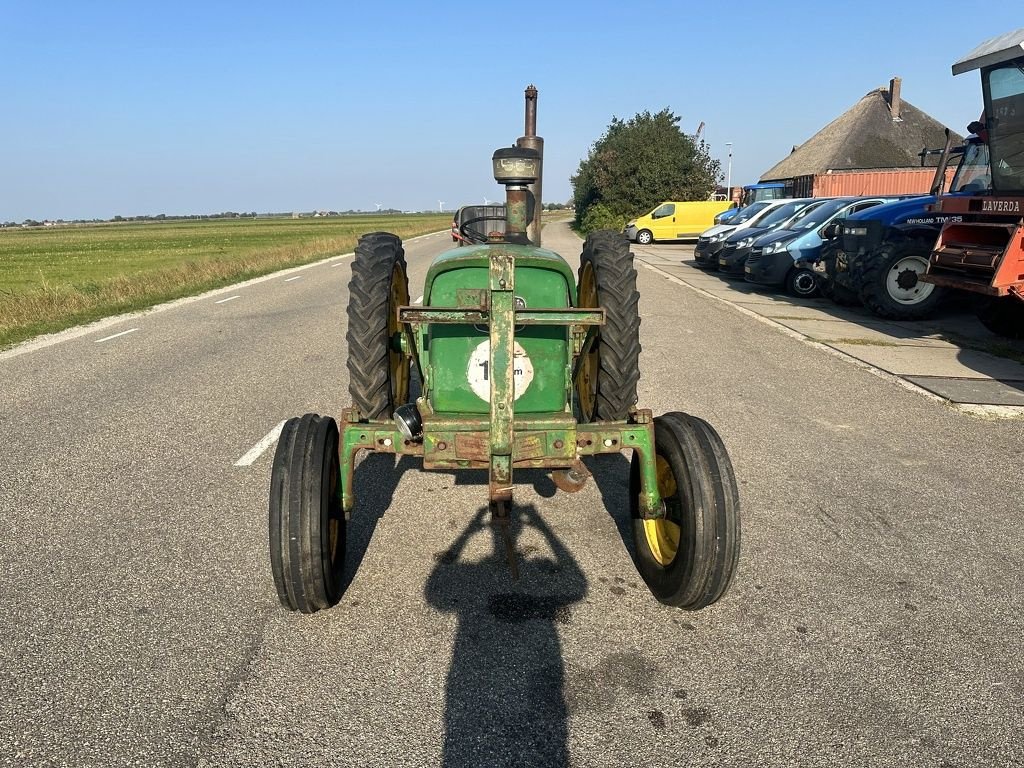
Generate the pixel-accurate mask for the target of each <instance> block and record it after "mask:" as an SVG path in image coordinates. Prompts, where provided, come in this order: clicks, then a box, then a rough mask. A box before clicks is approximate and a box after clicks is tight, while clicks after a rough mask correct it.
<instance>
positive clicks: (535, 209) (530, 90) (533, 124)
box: [516, 85, 544, 247]
mask: <svg viewBox="0 0 1024 768" xmlns="http://www.w3.org/2000/svg"><path fill="white" fill-rule="evenodd" d="M524 134H525V135H523V136H520V137H519V139H518V140H517V141H516V146H517V147H522V148H524V149H534V150H536V151H537V156H538V158H539V159H538V162H537V180H536V181H534V182H533V183H532V184H528V185H527V186H526V188H527V191H528V192H529V195H528V198H529V208H528V210H527V222H528V223H527V227H526V236H527V239H529V241H530V243H531V244H533V245H536V246H537V247H540V229H541V213H542V210H543V209H542V206H543V200H544V198H543V196H542V190H541V182H542V178H543V175H544V139H542V138H541V137H540V136H538V135H537V87H536V86H535V85H529V86H527V88H526V126H525V130H524Z"/></svg>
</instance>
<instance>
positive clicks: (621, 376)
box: [269, 86, 740, 613]
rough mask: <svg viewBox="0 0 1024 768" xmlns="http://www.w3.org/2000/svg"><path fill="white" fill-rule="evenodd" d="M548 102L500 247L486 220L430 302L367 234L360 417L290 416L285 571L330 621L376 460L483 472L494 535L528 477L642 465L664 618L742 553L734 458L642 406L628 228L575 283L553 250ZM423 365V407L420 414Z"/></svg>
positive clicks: (701, 424) (442, 268)
mask: <svg viewBox="0 0 1024 768" xmlns="http://www.w3.org/2000/svg"><path fill="white" fill-rule="evenodd" d="M536 105H537V89H536V88H534V87H533V86H530V87H529V88H527V90H526V131H525V136H523V137H521V138H520V139H519V140H518V141H517V142H516V144H515V145H514V146H512V147H508V148H504V149H499V150H497V151H496V152H495V153H494V156H493V159H492V160H493V168H494V177H495V179H496V180H497V181H498V183H499V184H502V185H504V186H505V188H506V204H505V210H506V217H507V218H506V221H505V226H504V228H503V230H504V231H503V232H485V231H481V230H480V229H475V228H474V227H473V222H472V221H466V222H464V223H463V224H462V225H461V234H462V235H463V236H464V237H465V238H466V239H469V240H472V241H473V242H474V243H475V244H474V245H471V246H469V247H459V248H453V249H452V250H449V251H447V252H445V253H442V254H441V255H439V256H437V257H436V258H435V259H434V261H433V263H432V264H431V265H430V268H429V271H428V272H427V277H426V283H425V285H424V288H423V302H422V306H411V305H410V302H409V288H408V279H407V277H406V261H405V252H404V250H403V248H402V243H401V241H400V240H399V239H398V238H397V237H395V236H394V235H391V234H388V233H384V232H376V233H373V234H368V235H365V236H363V237H362V238H361V239H360V241H359V244H358V246H357V247H356V250H355V257H354V259H353V261H352V280H351V283H350V285H349V287H350V293H351V296H350V300H349V306H348V334H347V340H348V372H349V392H350V394H351V397H352V405H351V407H349V408H347V409H345V410H344V411H343V412H342V414H341V418H340V429H339V426H338V423H337V422H336V421H335V420H334V419H333V418H330V417H327V416H320V415H317V414H306V415H305V416H303V417H301V418H294V419H290V420H289V421H288V422H286V424H285V426H284V429H283V430H282V432H281V437H280V441H279V443H278V446H277V451H276V454H275V456H274V463H273V470H272V477H271V488H270V520H269V523H270V560H271V566H272V570H273V575H274V582H275V584H276V586H277V592H278V596H279V597H280V600H281V603H282V604H283V605H284V606H285V607H286V608H288V609H290V610H297V611H303V612H307V613H310V612H313V611H316V610H319V609H321V608H327V607H329V606H331V605H333V604H334V603H336V602H337V601H338V599H339V598H340V591H341V586H340V585H341V577H342V572H343V570H344V559H345V540H346V537H345V526H346V520H347V519H348V518H349V516H350V514H351V512H352V510H353V508H354V507H355V506H356V494H355V490H356V489H354V488H353V470H354V466H355V463H356V456H357V454H358V453H359V452H360V451H382V452H387V453H396V454H403V455H409V456H418V457H421V458H422V460H423V467H424V469H435V470H448V471H457V470H463V469H478V470H480V469H483V470H486V471H487V472H488V474H489V482H488V484H487V487H488V503H489V506H490V511H491V513H492V520H493V523H494V524H496V525H498V526H501V527H504V530H505V541H506V545H507V548H508V550H509V552H508V554H509V563H510V567H511V571H512V577H513V578H515V577H516V560H515V555H514V553H513V552H512V551H511V550H512V544H511V539H510V537H509V535H508V521H509V516H510V512H511V505H512V488H513V473H514V472H515V471H516V470H518V469H521V468H534V469H536V468H543V469H548V470H551V472H552V479H553V480H554V482H555V484H556V485H557V486H558V487H559V488H560V489H562V490H565V491H570V492H572V491H578V490H580V488H581V487H582V486H583V485H584V483H585V482H586V480H587V477H588V474H589V473H588V471H587V468H586V467H585V466H584V464H583V461H582V457H585V456H590V455H594V454H602V453H618V452H619V451H622V450H623V449H629V450H630V451H632V464H631V468H630V479H629V484H630V489H629V493H630V506H631V517H632V526H631V528H632V532H633V538H634V544H635V546H634V550H635V552H634V558H635V562H636V565H637V568H638V570H639V572H640V574H641V576H642V577H643V579H644V581H645V582H646V583H647V585H648V587H649V588H650V590H651V592H652V593H653V594H654V595H655V596H656V597H657V598H658V599H659V600H660V601H662V602H663V603H666V604H669V605H673V606H678V607H680V608H684V609H687V610H696V609H699V608H703V607H704V606H707V605H709V604H711V603H713V602H715V601H716V600H718V599H719V598H720V597H721V596H722V595H723V594H724V593H725V591H726V590H727V588H728V586H729V584H730V582H731V581H732V578H733V574H734V572H735V569H736V563H737V559H738V556H739V548H740V513H739V496H738V492H737V488H736V480H735V477H734V475H733V469H732V465H731V463H730V461H729V456H728V454H727V452H726V449H725V446H724V445H723V444H722V441H721V439H720V438H719V436H718V434H717V433H716V432H715V430H714V429H713V428H712V427H711V426H710V425H709V424H707V423H706V422H705V421H703V420H701V419H699V418H697V417H695V416H690V415H688V414H685V413H678V412H675V413H667V414H665V415H664V416H660V417H656V418H655V417H653V416H652V414H651V412H650V411H649V410H646V409H642V408H641V409H638V408H637V407H636V401H637V382H638V381H639V379H640V371H639V367H638V366H639V354H640V316H639V299H640V296H639V293H638V292H637V289H636V282H637V280H636V271H635V268H634V266H633V255H632V254H631V253H630V251H629V244H628V243H627V241H626V240H625V238H624V237H623V236H622V235H621V234H619V233H615V232H597V233H593V234H591V235H589V236H588V237H587V239H586V242H585V243H584V245H583V252H582V255H581V257H580V267H579V275H578V280H577V279H576V278H575V276H574V275H573V273H572V270H571V269H570V267H569V265H568V264H567V263H566V261H565V260H564V259H562V257H560V256H559V255H558V254H556V253H553V252H552V251H549V250H545V249H543V248H541V247H540V230H541V226H540V225H541V222H540V211H541V205H540V203H541V196H540V190H541V165H542V152H543V140H542V139H541V138H540V137H538V136H537V135H536V114H537V112H536ZM413 369H415V371H416V374H417V375H418V376H419V381H420V382H421V387H422V394H421V395H420V396H419V397H418V398H416V400H415V402H409V400H410V381H411V378H412V370H413Z"/></svg>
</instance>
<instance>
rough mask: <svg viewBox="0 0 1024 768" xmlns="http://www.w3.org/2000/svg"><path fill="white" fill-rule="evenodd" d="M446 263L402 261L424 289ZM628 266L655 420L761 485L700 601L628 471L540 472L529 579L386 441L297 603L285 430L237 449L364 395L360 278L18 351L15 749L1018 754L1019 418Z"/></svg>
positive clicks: (260, 290)
mask: <svg viewBox="0 0 1024 768" xmlns="http://www.w3.org/2000/svg"><path fill="white" fill-rule="evenodd" d="M545 237H546V242H545V244H546V245H548V246H549V247H553V248H555V249H556V250H560V251H561V252H562V253H564V254H566V255H567V256H568V257H569V259H570V261H571V262H575V256H576V255H577V254H578V253H579V243H578V241H577V240H576V239H575V238H574V237H573V236H572V235H571V234H570V233H569V232H568V230H567V228H565V226H564V225H552V226H550V227H549V228H548V229H547V230H546V233H545ZM450 244H451V242H450V238H449V237H448V236H447V235H445V234H442V235H435V236H429V237H426V238H422V239H418V240H416V241H412V242H410V243H408V244H407V256H408V261H409V264H410V277H411V283H412V286H413V287H412V292H413V297H416V296H417V295H418V294H419V292H418V291H417V287H418V286H421V285H422V281H423V277H424V274H425V271H426V267H427V265H428V263H429V260H430V258H431V257H432V256H433V255H434V254H435V253H437V252H439V251H440V250H442V249H443V248H445V247H447V246H449V245H450ZM638 267H639V286H640V290H641V295H642V303H641V310H642V316H643V324H642V328H641V331H642V340H643V345H644V347H643V354H642V358H641V364H642V372H643V377H642V379H641V385H640V402H641V405H643V406H645V407H649V408H652V409H653V410H654V411H655V413H661V412H665V411H669V410H686V411H689V412H691V413H694V414H697V415H699V416H702V417H703V418H705V419H707V420H708V421H710V422H711V423H712V424H713V425H715V427H717V429H718V430H719V431H720V433H721V434H722V436H723V439H724V440H725V442H726V445H727V446H728V447H729V449H730V452H731V454H732V458H733V462H734V465H735V468H736V472H737V476H738V478H739V479H740V483H741V498H742V504H743V552H742V557H741V563H740V568H739V573H738V576H737V579H736V581H735V582H734V584H733V587H732V590H731V591H730V592H729V593H728V594H727V595H726V596H725V598H724V599H723V600H722V601H721V602H720V603H718V604H716V605H715V606H712V607H711V608H708V609H705V610H704V611H700V612H697V613H685V612H681V611H678V610H674V609H669V608H666V607H664V606H661V605H660V604H658V603H657V602H656V601H655V600H654V599H653V598H652V597H651V596H650V595H649V594H648V593H647V591H646V589H645V588H644V586H643V584H642V582H641V580H640V579H639V577H638V575H637V574H636V572H635V570H634V568H633V566H632V563H631V560H630V557H629V554H628V550H627V543H626V542H624V540H623V536H622V534H621V533H620V531H623V530H625V522H626V518H627V516H628V500H627V490H626V486H627V468H628V464H627V461H626V459H625V458H624V457H605V459H604V460H601V461H594V462H592V463H591V466H592V469H593V470H594V472H595V481H592V482H591V483H590V484H589V485H588V487H587V488H585V489H584V490H583V491H582V492H581V493H579V494H576V495H567V494H563V493H561V492H558V493H556V492H555V490H554V488H553V486H552V484H551V482H550V480H549V479H548V478H547V477H545V476H544V475H543V474H540V473H535V474H524V475H521V476H520V479H521V480H522V481H523V483H522V485H520V486H518V487H517V491H516V494H517V495H516V501H517V508H516V509H517V512H518V514H519V515H520V516H521V518H522V524H521V525H520V526H519V527H518V528H519V530H518V533H519V539H518V546H519V549H520V552H521V553H522V554H523V562H522V577H521V579H520V580H519V581H518V582H516V583H513V582H511V580H510V578H509V575H508V571H507V569H506V567H505V565H504V562H503V559H502V558H501V557H500V556H496V555H495V543H494V540H493V535H492V533H491V531H490V529H489V528H488V527H487V526H485V525H482V524H481V519H482V518H481V516H480V515H479V513H478V511H479V510H480V508H481V506H482V505H483V503H484V501H485V488H486V486H485V485H484V484H483V483H484V480H485V478H484V477H483V476H482V475H479V474H470V475H454V474H448V473H440V472H433V473H424V472H420V471H419V470H418V469H417V468H416V466H415V463H414V462H413V461H410V460H408V459H406V460H402V461H400V462H397V465H396V462H395V461H393V460H388V459H387V458H386V457H383V456H374V457H370V458H368V459H366V460H365V461H364V462H363V463H362V464H361V465H360V466H359V468H358V470H357V476H356V490H357V494H358V507H357V510H356V512H355V514H354V519H353V522H352V523H351V527H350V532H349V537H350V540H349V553H348V556H349V569H350V577H351V584H350V585H349V587H348V589H347V591H346V593H345V595H344V597H343V599H342V601H341V603H340V604H339V605H338V606H336V607H335V608H334V609H332V610H329V611H323V612H320V613H318V614H315V615H313V616H301V615H292V614H289V613H287V612H286V611H284V610H283V609H282V608H281V607H280V606H279V604H278V602H277V598H276V595H275V592H274V587H273V584H272V581H271V578H270V574H269V564H268V557H267V552H266V549H267V545H266V519H265V518H266V507H267V497H268V484H269V477H270V462H271V457H272V454H273V446H270V447H269V448H268V449H267V450H266V451H265V452H264V453H262V454H261V455H260V456H259V457H258V458H256V459H255V460H254V461H253V462H252V463H251V464H249V465H246V466H236V462H238V460H239V459H240V458H241V457H243V456H244V455H245V454H247V452H249V451H250V449H251V448H253V446H254V445H256V444H257V443H259V442H260V441H261V439H263V438H264V436H266V435H267V434H268V433H269V432H270V431H271V430H272V429H273V427H274V426H275V425H277V424H278V423H279V422H281V420H283V419H285V418H288V417H290V416H294V415H300V414H302V413H304V412H307V411H317V412H320V413H330V414H335V413H337V412H339V411H340V409H341V408H342V407H344V406H345V405H346V404H347V381H346V373H345V354H346V353H345V338H344V332H345V317H344V315H345V307H346V305H347V285H346V284H347V281H348V272H349V270H348V261H347V259H339V260H334V261H330V262H326V263H322V264H319V265H314V266H311V267H308V268H305V269H301V270H298V271H290V272H288V273H285V274H281V275H277V276H274V277H273V278H272V279H269V280H264V281H261V282H255V283H252V284H247V285H245V286H243V287H240V288H237V289H231V290H228V291H225V292H221V293H218V294H217V295H213V296H207V297H203V298H201V299H199V300H197V301H192V302H185V303H179V304H177V305H175V306H174V307H171V308H167V309H163V310H161V311H158V312H153V313H149V314H145V315H142V316H136V317H131V318H125V319H120V320H117V321H116V322H113V323H108V324H105V325H103V326H102V327H98V328H94V329H89V330H86V331H84V332H78V333H75V334H69V335H67V336H65V337H62V338H61V339H60V340H57V341H56V342H55V343H50V344H47V345H36V346H35V347H32V348H29V349H28V351H23V352H22V353H20V354H16V355H10V354H6V355H3V356H0V509H2V510H3V519H4V523H5V527H6V532H5V535H4V536H3V538H2V540H0V587H2V590H3V592H2V594H3V600H2V603H0V605H2V608H0V611H2V613H0V693H2V695H0V765H18V766H21V765H32V766H35V765H47V766H49V765H69V766H86V765H94V766H120V765H145V766H164V765H166V766H178V765H199V766H264V765H288V766H294V765H308V766H326V765H331V766H426V765H438V764H443V765H448V766H476V765H529V766H541V765H574V766H591V765H595V766H598V765H599V766H619V765H621V766H633V765H647V766H678V765H694V766H703V765H745V766H746V765H766V766H767V765H797V766H820V765H844V766H852V765H864V766H868V765H870V766H889V765H892V766H908V765H930V766H964V767H966V766H983V765H984V766H990V765H991V766H1010V765H1020V764H1024V745H1022V739H1021V736H1020V733H1021V730H1022V726H1024V722H1022V720H1024V711H1022V702H1024V657H1022V654H1021V637H1022V629H1024V626H1022V625H1024V619H1022V616H1024V567H1022V566H1024V562H1022V560H1024V557H1022V550H1021V541H1022V538H1024V536H1022V534H1024V525H1022V520H1021V518H1022V506H1024V505H1022V498H1024V474H1022V472H1021V467H1022V466H1024V422H1021V421H983V420H979V419H977V418H973V417H970V416H967V415H965V414H962V413H959V412H956V411H953V410H952V409H949V408H946V407H944V406H942V405H941V404H939V403H936V402H935V401H933V400H929V399H926V398H924V397H921V396H920V395H918V394H915V393H914V392H910V391H907V390H905V389H903V388H901V387H899V386H897V385H896V384H894V383H893V382H892V381H889V380H886V379H882V378H879V377H876V376H873V375H872V374H871V373H870V372H868V371H865V370H863V369H862V368H858V367H856V366H854V365H852V364H850V363H848V362H846V361H844V360H842V359H839V358H837V357H835V356H832V355H829V354H826V353H824V352H822V351H821V350H820V349H815V348H814V347H812V346H809V345H807V344H804V343H802V342H800V341H799V340H797V339H794V338H792V337H791V336H788V335H785V334H783V333H780V332H779V331H777V330H775V329H772V328H770V327H768V326H766V325H764V324H763V323H760V322H757V321H756V320H754V319H752V318H750V317H748V316H746V315H744V314H741V313H740V312H738V311H736V310H735V309H733V308H731V307H730V306H728V305H726V304H723V303H722V302H720V301H715V300H712V299H710V298H708V297H706V296H702V295H700V294H698V293H696V292H694V291H693V290H691V289H689V288H687V287H685V286H681V285H679V284H678V283H676V282H673V281H672V280H670V279H668V278H667V277H666V276H665V274H664V273H662V272H658V271H655V270H653V269H650V268H648V267H647V266H646V265H644V264H643V263H640V262H638ZM231 296H238V298H236V299H231V300H229V301H224V299H228V298H230V297H231ZM131 329H137V330H132V331H131V332H130V333H124V335H118V336H115V334H120V333H123V332H125V331H129V330H131ZM111 336H113V338H108V337H111ZM103 339H107V340H104V341H101V340H103Z"/></svg>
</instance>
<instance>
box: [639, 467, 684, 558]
mask: <svg viewBox="0 0 1024 768" xmlns="http://www.w3.org/2000/svg"><path fill="white" fill-rule="evenodd" d="M656 464H657V473H658V493H659V494H661V498H662V499H664V500H665V502H666V507H668V506H669V504H668V500H669V499H671V498H673V497H674V496H675V495H676V494H677V493H678V492H679V487H678V486H677V485H676V476H675V474H674V473H673V472H672V467H671V466H669V463H668V461H667V460H666V459H665V458H664V457H663V456H658V457H656ZM644 534H645V536H646V537H647V546H648V547H650V549H651V554H652V555H654V559H655V560H657V561H658V563H659V564H660V565H662V566H665V567H668V566H669V565H671V564H672V561H673V560H675V558H676V553H677V552H678V551H679V539H680V537H681V535H682V529H681V528H680V527H679V524H678V523H674V522H672V521H671V520H669V519H668V518H667V517H663V518H660V519H658V520H644Z"/></svg>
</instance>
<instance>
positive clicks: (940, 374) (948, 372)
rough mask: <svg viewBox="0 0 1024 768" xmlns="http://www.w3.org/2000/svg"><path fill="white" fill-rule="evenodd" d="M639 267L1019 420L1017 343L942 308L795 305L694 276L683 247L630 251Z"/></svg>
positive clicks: (1021, 360) (1023, 374)
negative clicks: (897, 311)
mask: <svg viewBox="0 0 1024 768" xmlns="http://www.w3.org/2000/svg"><path fill="white" fill-rule="evenodd" d="M633 252H634V254H635V255H636V258H637V259H638V260H639V261H640V262H642V266H645V267H646V268H648V269H653V270H657V271H661V272H663V273H664V274H665V275H666V276H670V277H671V278H672V279H675V280H679V281H681V282H683V283H685V284H686V285H688V286H690V287H691V288H693V289H695V290H698V291H701V292H703V293H705V294H707V295H710V296H713V297H715V298H717V299H720V300H722V301H725V302H728V303H730V304H733V305H735V306H736V307H738V308H740V309H741V310H744V311H746V312H749V313H752V314H754V315H756V316H758V317H759V318H761V319H763V320H764V321H765V322H768V323H771V324H775V325H778V326H781V327H783V328H785V329H787V330H788V331H790V332H791V333H793V334H796V335H798V336H800V337H803V338H804V339H806V340H807V341H808V342H809V343H817V344H821V345H823V346H825V347H827V348H828V349H830V350H833V351H834V352H836V353H841V354H843V355H845V356H847V357H849V358H850V359H852V360H854V361H857V362H859V363H861V364H863V365H865V366H868V367H870V368H871V369H873V370H875V371H878V372H880V373H882V374H884V375H891V376H894V377H896V378H897V379H899V380H900V381H901V383H903V384H905V385H906V386H908V387H909V388H912V389H915V390H918V391H920V392H921V393H922V394H926V395H929V396H932V397H937V398H940V399H942V400H944V401H947V402H948V403H950V405H952V406H954V407H956V408H958V409H961V410H965V411H969V412H972V413H977V414H980V415H985V416H1002V417H1024V342H1020V341H1013V340H1009V339H1003V338H1000V337H998V336H995V335H994V334H992V333H990V332H989V331H988V330H987V329H986V328H985V327H984V326H983V325H982V324H981V323H980V322H978V320H977V318H975V316H974V314H973V312H971V311H969V309H968V308H966V307H964V306H963V304H962V303H960V304H958V303H957V302H956V301H951V302H948V303H947V305H946V306H945V307H943V308H941V309H940V310H939V312H938V313H937V314H936V316H935V317H933V318H931V319H929V320H923V321H897V320H884V319H882V318H880V317H877V316H876V315H873V314H872V313H871V312H870V311H869V310H867V309H865V308H863V307H842V306H839V305H838V304H835V303H833V302H831V301H829V300H828V299H822V298H818V299H797V298H794V297H791V296H788V295H786V294H785V293H783V292H782V291H781V290H780V291H778V292H772V291H771V290H770V289H767V288H763V287H761V286H755V285H751V284H750V283H747V282H745V281H743V280H742V279H737V278H732V277H726V276H725V275H721V274H719V273H717V272H706V271H704V270H701V269H698V268H697V267H696V266H695V265H694V262H693V246H692V245H690V244H681V243H679V244H660V243H659V244H654V245H648V246H642V245H637V244H634V245H633Z"/></svg>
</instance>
